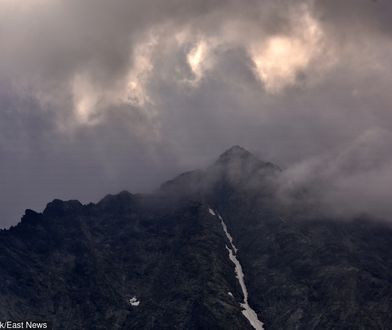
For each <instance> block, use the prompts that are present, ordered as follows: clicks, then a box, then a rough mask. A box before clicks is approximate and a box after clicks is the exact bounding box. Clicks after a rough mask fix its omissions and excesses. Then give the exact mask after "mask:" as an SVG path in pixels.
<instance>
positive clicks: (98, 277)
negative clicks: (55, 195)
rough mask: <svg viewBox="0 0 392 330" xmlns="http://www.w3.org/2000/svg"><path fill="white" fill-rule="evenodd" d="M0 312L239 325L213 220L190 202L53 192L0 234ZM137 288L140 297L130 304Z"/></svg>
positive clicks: (70, 325)
mask: <svg viewBox="0 0 392 330" xmlns="http://www.w3.org/2000/svg"><path fill="white" fill-rule="evenodd" d="M0 251H1V253H0V256H1V257H0V278H1V284H0V319H3V320H6V319H13V320H26V319H34V320H37V319H38V320H50V321H51V322H52V324H53V325H54V327H55V328H56V329H90V328H91V329H248V328H251V327H250V325H249V323H248V322H247V320H246V319H245V318H244V317H243V316H242V314H241V310H240V307H239V305H238V303H237V302H236V301H235V299H234V298H233V297H231V296H230V295H228V292H232V293H233V295H234V297H235V298H236V299H239V300H240V299H241V293H240V289H239V286H238V283H237V281H236V279H235V277H234V272H233V266H232V264H231V262H230V260H229V259H228V254H227V251H226V249H225V237H224V234H223V232H222V229H221V227H220V224H219V222H218V221H216V219H215V218H214V217H212V216H211V215H210V214H209V213H208V209H207V208H206V206H204V205H202V204H201V203H199V202H192V201H187V202H181V203H173V201H169V200H162V199H156V198H152V197H140V196H134V195H131V194H128V193H121V194H119V195H117V196H109V197H106V198H105V199H104V200H103V201H101V202H100V203H98V204H97V205H93V204H90V205H88V206H82V205H81V204H79V203H78V202H61V201H58V200H56V201H54V202H52V203H50V204H49V205H48V206H47V208H46V210H45V211H44V212H43V214H37V213H35V212H33V211H27V212H26V215H25V216H24V218H23V219H22V222H21V223H20V224H19V225H18V226H16V227H15V228H12V229H11V230H9V231H3V232H2V233H1V235H0ZM133 297H136V299H137V300H138V301H140V304H139V306H134V307H133V306H131V305H130V303H129V299H131V298H133Z"/></svg>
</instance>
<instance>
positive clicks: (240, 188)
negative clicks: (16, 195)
mask: <svg viewBox="0 0 392 330" xmlns="http://www.w3.org/2000/svg"><path fill="white" fill-rule="evenodd" d="M281 173H282V171H281V169H280V168H279V167H278V166H276V165H274V164H272V163H269V162H264V161H261V160H259V159H258V158H257V157H256V156H254V155H253V154H251V153H250V152H248V151H247V150H245V149H243V148H241V147H239V146H235V147H232V148H230V149H229V150H227V151H225V152H224V153H223V154H222V155H221V156H220V157H218V159H217V161H216V162H215V163H213V164H212V165H211V166H209V167H207V168H206V169H203V170H196V171H191V172H187V173H184V174H182V175H180V176H178V177H176V178H174V179H173V180H170V181H168V182H166V183H164V184H162V185H161V187H160V188H159V189H158V190H157V191H156V192H154V193H151V194H145V195H140V194H131V193H128V192H121V193H119V194H117V195H108V196H106V197H105V198H104V199H102V200H101V201H100V202H99V203H97V204H92V203H91V204H88V205H82V204H81V203H80V202H78V201H60V200H54V201H52V202H51V203H49V204H48V205H47V207H46V208H45V210H44V211H43V212H42V213H37V212H35V211H32V210H26V212H25V215H24V216H23V218H22V220H21V222H20V223H19V224H18V225H16V226H15V227H12V228H10V229H8V230H2V231H1V232H0V321H2V322H3V321H7V320H12V321H14V322H18V321H19V322H26V321H29V320H30V321H36V322H48V325H49V326H50V327H51V328H53V329H279V330H281V329H390V328H391V324H392V282H391V281H392V280H391V279H392V258H391V251H392V229H391V226H390V225H389V224H387V223H383V222H379V221H377V220H375V219H372V218H371V217H364V216H362V217H356V218H352V219H344V221H343V220H342V219H336V218H328V217H325V216H321V215H317V214H318V213H317V212H310V213H309V212H308V211H307V208H306V207H303V208H301V207H298V204H301V203H304V205H305V204H306V200H307V196H306V194H304V195H302V196H301V198H299V200H298V201H297V202H296V207H295V210H294V209H291V208H290V207H288V206H287V205H286V204H284V203H282V202H281V200H280V197H279V193H278V191H279V189H278V185H279V184H278V181H279V180H278V179H279V176H280V174H281Z"/></svg>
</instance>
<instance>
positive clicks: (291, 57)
mask: <svg viewBox="0 0 392 330" xmlns="http://www.w3.org/2000/svg"><path fill="white" fill-rule="evenodd" d="M302 11H304V13H303V15H299V17H302V19H300V20H299V21H298V22H299V25H298V27H297V29H296V30H295V31H293V32H292V33H291V34H290V35H284V34H282V35H272V36H270V37H268V38H267V39H266V40H263V41H261V42H255V43H253V44H252V45H251V46H250V49H249V52H250V55H251V58H252V60H253V63H254V71H255V74H256V76H257V77H258V78H259V79H260V80H261V81H262V82H263V83H264V86H265V89H266V90H267V91H268V92H270V93H278V92H280V91H282V90H283V89H284V88H285V87H287V86H290V85H293V84H295V83H296V81H297V77H298V74H300V73H301V72H302V71H304V70H305V69H306V68H307V67H308V66H309V65H310V64H311V62H312V60H313V59H315V58H316V57H317V56H318V55H319V54H320V51H321V48H322V40H323V33H322V30H321V28H320V26H319V25H318V23H317V21H316V20H315V19H314V18H313V17H312V16H311V15H310V13H309V11H308V10H307V8H306V7H304V8H302Z"/></svg>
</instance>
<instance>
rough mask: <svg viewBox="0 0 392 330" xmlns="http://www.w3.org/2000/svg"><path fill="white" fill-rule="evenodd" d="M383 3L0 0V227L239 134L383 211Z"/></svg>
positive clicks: (166, 174)
mask: <svg viewBox="0 0 392 330" xmlns="http://www.w3.org/2000/svg"><path fill="white" fill-rule="evenodd" d="M390 17H392V5H391V4H390V3H389V2H387V1H382V0H378V1H371V0H348V1H338V0H336V1H335V0H332V1H321V0H313V1H312V0H308V1H305V0H302V1H300V0H298V1H289V0H279V1H273V0H259V1H256V0H245V1H239V0H227V1H211V0H209V1H207V0H206V1H204V0H199V1H193V0H185V1H184V0H182V1H180V0H167V1H156V0H155V1H153V0H143V1H141V0H133V1H125V0H113V1H104V0H94V1H93V0H82V1H80V0H79V1H76V0H25V1H12V0H1V1H0V44H1V51H0V160H1V164H0V184H1V190H0V224H1V226H9V225H11V224H15V223H16V222H17V221H18V219H19V218H20V216H21V215H22V214H23V210H24V209H25V208H35V209H38V210H39V209H42V207H43V206H44V205H45V203H47V202H48V201H50V200H52V199H53V198H62V199H70V198H78V199H81V200H82V201H83V202H87V201H95V200H97V199H99V198H101V197H102V196H103V195H105V194H106V193H115V192H118V191H120V190H122V189H127V190H129V191H131V192H140V191H141V192H143V191H149V190H151V189H153V188H154V187H156V186H157V185H158V184H159V183H160V182H161V181H163V180H165V179H167V178H170V177H171V176H173V175H175V174H177V173H178V172H180V171H183V170H189V169H193V168H197V167H203V166H206V165H207V164H208V163H210V162H211V161H213V160H214V159H215V157H216V156H217V155H218V154H219V153H221V152H222V151H223V150H224V149H226V148H228V147H230V146H231V145H234V144H239V145H242V146H244V147H246V148H248V149H249V150H250V151H253V152H255V153H256V154H257V155H258V156H259V157H260V158H262V159H264V160H268V161H272V162H275V163H276V164H278V165H280V166H281V167H283V168H285V169H286V171H285V178H286V179H285V180H286V181H285V183H284V185H288V186H291V185H312V186H313V187H314V186H317V187H319V188H320V190H322V191H323V197H322V199H323V200H324V203H325V205H326V208H330V209H331V208H336V210H337V212H340V211H341V212H343V211H344V212H370V213H375V214H377V215H379V216H384V217H388V216H389V215H390V214H391V212H392V209H391V207H390V206H389V200H390V197H391V192H390V189H389V187H390V186H391V185H390V184H389V183H392V182H391V181H392V167H391V165H392V156H391V155H392V153H391V151H392V150H391V147H390V146H392V132H391V130H392V118H391V110H390V106H391V104H392V102H391V101H392V100H391V93H390V86H391V83H392V66H391V64H390V58H391V56H392V42H391V33H392V21H391V19H390Z"/></svg>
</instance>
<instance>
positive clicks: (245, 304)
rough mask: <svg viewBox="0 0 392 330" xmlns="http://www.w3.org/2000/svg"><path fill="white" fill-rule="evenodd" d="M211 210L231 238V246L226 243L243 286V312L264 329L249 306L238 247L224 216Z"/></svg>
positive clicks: (256, 325) (254, 324)
mask: <svg viewBox="0 0 392 330" xmlns="http://www.w3.org/2000/svg"><path fill="white" fill-rule="evenodd" d="M209 212H210V213H211V214H212V215H214V216H215V217H217V218H218V219H219V220H220V222H221V225H222V228H223V231H224V232H225V234H226V237H227V239H228V240H229V243H230V246H227V245H226V249H227V251H228V252H229V258H230V260H231V261H232V262H233V264H234V265H235V275H236V277H237V279H238V282H239V284H240V286H241V290H242V294H243V295H244V301H243V302H242V303H240V306H241V307H242V308H243V310H242V314H243V315H244V316H245V317H246V318H247V319H248V321H249V323H250V324H251V325H252V327H253V328H255V329H256V330H264V327H263V322H261V321H260V320H259V319H258V317H257V314H256V312H255V311H254V310H253V309H252V307H250V306H249V303H248V290H247V288H246V285H245V281H244V272H243V271H242V266H241V264H240V262H239V260H238V259H237V251H238V250H237V248H236V246H235V245H234V242H233V238H232V237H231V235H230V233H229V231H228V230H227V226H226V224H225V222H224V221H223V218H222V217H221V216H220V214H219V213H217V212H214V211H213V210H212V209H209Z"/></svg>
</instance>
